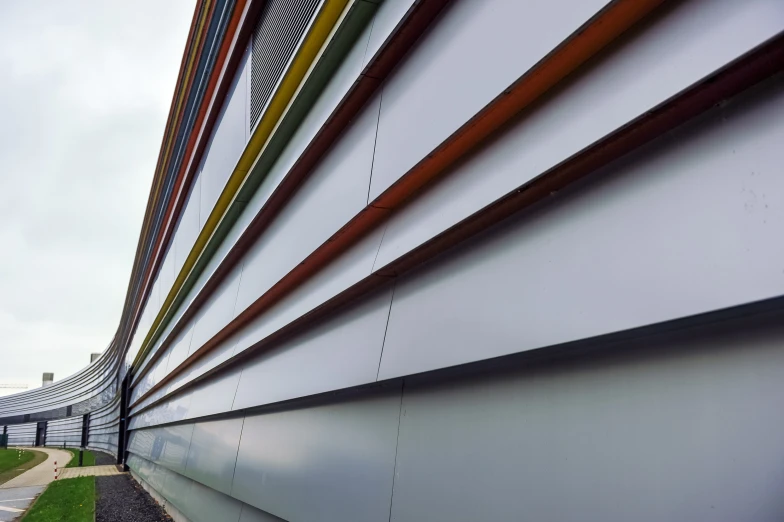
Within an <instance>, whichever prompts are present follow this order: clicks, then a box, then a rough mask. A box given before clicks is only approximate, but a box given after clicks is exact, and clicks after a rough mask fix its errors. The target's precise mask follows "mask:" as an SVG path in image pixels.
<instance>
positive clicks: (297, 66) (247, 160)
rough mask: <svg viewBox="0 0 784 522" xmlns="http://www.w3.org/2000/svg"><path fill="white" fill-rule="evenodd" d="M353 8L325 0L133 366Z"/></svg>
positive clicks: (341, 0) (350, 0) (343, 0)
mask: <svg viewBox="0 0 784 522" xmlns="http://www.w3.org/2000/svg"><path fill="white" fill-rule="evenodd" d="M353 4H354V0H326V2H324V5H322V7H321V10H320V11H319V13H318V14H317V15H316V19H315V20H314V22H313V24H312V25H311V27H310V30H309V31H308V34H307V36H306V37H305V39H304V41H303V42H302V45H301V46H300V47H299V49H298V50H297V52H296V54H295V56H294V59H293V60H292V62H291V65H290V66H289V68H288V70H287V71H286V72H285V74H284V76H283V79H282V80H281V82H280V84H279V86H278V88H277V90H276V91H275V93H274V95H273V97H272V99H271V100H270V103H269V105H268V106H267V109H266V111H264V114H263V115H262V117H261V120H260V121H259V123H258V125H257V126H256V130H255V131H254V132H253V135H252V136H251V138H250V140H249V141H248V144H247V146H246V147H245V150H244V152H243V153H242V156H241V157H240V159H239V161H238V162H237V166H236V168H235V169H234V172H232V174H231V176H230V177H229V181H228V182H227V183H226V186H225V187H224V188H223V192H221V195H220V197H219V198H218V201H217V203H216V204H215V207H214V208H213V209H212V212H210V216H209V217H208V218H207V221H206V223H205V224H204V227H203V228H202V230H201V232H200V233H199V236H198V238H197V239H196V242H195V243H194V245H193V248H192V249H191V252H190V254H188V258H187V259H186V260H185V263H184V264H183V267H182V269H181V270H180V273H179V274H178V275H177V279H176V280H175V281H174V284H173V285H172V288H171V290H170V291H169V294H168V296H167V297H166V300H165V301H164V303H163V305H162V306H161V309H160V311H159V312H158V315H157V316H156V318H155V321H153V323H152V325H151V326H150V330H149V332H148V333H147V336H146V337H145V339H144V342H143V343H142V346H141V348H140V350H139V353H138V354H137V355H136V359H135V360H134V363H133V365H134V366H136V365H137V364H139V362H140V361H141V360H142V359H143V357H144V356H145V355H146V353H147V351H148V349H149V348H150V346H149V344H150V340H151V338H152V337H153V334H154V333H155V331H156V330H157V328H158V327H159V326H160V324H161V322H162V321H163V318H164V317H165V315H166V312H167V311H168V309H169V308H170V307H171V305H172V303H173V302H174V299H175V298H176V296H177V294H178V292H179V291H180V289H181V288H182V286H183V285H184V284H185V281H186V280H187V278H188V276H189V275H190V273H191V271H192V270H193V267H194V266H195V265H196V262H197V261H198V259H199V257H200V256H201V254H202V252H203V251H204V249H205V248H206V246H207V244H208V243H209V240H210V238H211V237H212V235H213V233H214V232H215V230H216V229H217V228H218V224H220V222H221V220H222V219H223V218H224V216H225V215H226V213H227V212H228V210H229V208H230V207H231V203H232V202H233V201H234V199H235V197H236V195H237V193H238V192H239V189H240V188H241V187H242V185H243V183H244V182H245V179H246V178H247V175H248V172H250V169H251V166H252V165H253V163H254V162H255V161H256V158H257V157H258V156H259V154H260V153H261V151H262V150H263V148H264V145H265V144H266V143H267V141H268V139H269V138H270V136H271V135H272V131H273V130H274V129H275V128H276V126H277V124H278V121H279V120H280V118H281V117H282V116H283V114H284V113H285V110H286V108H287V107H288V106H289V103H290V101H291V100H292V99H293V98H294V95H295V94H296V93H297V91H298V90H299V86H300V84H301V83H302V81H303V80H304V79H305V77H306V76H307V73H308V71H309V70H310V69H311V65H312V64H313V61H314V60H315V59H316V57H317V56H318V55H319V54H320V52H321V50H322V47H323V46H324V44H325V43H326V42H327V41H328V39H329V37H330V35H331V34H332V32H333V29H334V28H335V26H336V25H337V23H338V21H339V20H340V19H341V18H342V15H343V14H344V12H347V11H348V10H349V9H350V8H351V6H352V5H353Z"/></svg>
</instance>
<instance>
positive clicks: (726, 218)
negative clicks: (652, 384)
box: [380, 78, 784, 378]
mask: <svg viewBox="0 0 784 522" xmlns="http://www.w3.org/2000/svg"><path fill="white" fill-rule="evenodd" d="M782 143H784V81H783V80H782V78H778V79H776V80H775V81H773V82H768V84H767V85H765V86H763V88H760V89H757V90H755V91H753V92H750V93H748V94H747V95H746V96H744V97H741V98H738V99H735V100H733V101H732V102H731V103H729V104H728V105H727V106H725V107H723V108H718V109H716V110H714V111H713V112H712V113H710V114H708V115H707V116H706V117H704V118H701V119H700V120H699V121H696V122H694V123H693V124H690V125H688V126H686V127H684V128H682V129H680V130H678V131H677V132H674V133H671V134H669V135H667V136H665V137H663V138H661V139H660V140H658V141H657V142H656V143H654V144H652V145H651V146H648V147H646V148H644V149H643V150H641V151H639V152H636V153H634V154H630V155H628V156H626V157H625V158H624V159H623V160H622V161H619V162H616V164H614V165H611V166H610V167H609V168H607V169H605V170H604V171H603V172H602V173H601V177H600V179H598V180H596V182H595V183H592V184H589V185H587V186H583V187H580V188H579V189H575V190H573V191H571V192H570V193H569V194H563V195H562V196H561V197H559V199H558V200H556V201H551V202H550V204H548V205H545V206H543V207H540V208H539V209H538V210H537V211H535V212H532V213H530V214H528V215H524V216H521V217H519V218H518V219H517V220H515V221H512V222H509V223H507V225H506V226H505V227H502V228H500V229H498V230H496V231H495V232H494V233H493V234H490V235H487V236H485V237H484V238H482V239H481V240H478V241H475V242H473V243H472V244H470V245H466V246H465V248H464V249H462V250H461V251H459V252H455V253H454V254H453V255H451V256H450V257H448V258H445V259H444V260H443V261H442V262H440V263H436V264H432V265H431V266H430V267H429V268H428V269H426V270H424V271H423V272H421V273H419V274H418V275H412V276H411V277H405V278H403V280H401V281H400V282H399V283H398V285H397V287H396V289H395V296H394V300H393V304H392V309H391V313H390V320H389V327H388V330H387V337H386V342H385V344H384V351H383V356H382V361H381V368H380V377H381V378H387V377H395V376H400V375H406V374H410V373H415V372H421V371H425V370H431V369H435V368H441V367H446V366H451V365H456V364H461V363H466V362H470V361H476V360H479V359H485V358H489V357H494V356H499V355H504V354H509V353H514V352H520V351H525V350H530V349H534V348H539V347H543V346H548V345H553V344H557V343H562V342H567V341H573V340H578V339H582V338H587V337H592V336H596V335H601V334H606V333H611V332H616V331H621V330H625V329H629V328H635V327H639V326H644V325H649V324H653V323H657V322H661V321H667V320H671V319H677V318H680V317H685V316H690V315H693V314H699V313H703V312H707V311H711V310H717V309H721V308H724V307H729V306H735V305H740V304H743V303H748V302H751V301H756V300H760V299H765V298H769V297H773V296H777V295H781V294H782V293H784V272H782V269H781V267H782V263H784V243H782V242H781V241H780V235H781V234H780V232H781V230H782V229H784V178H783V177H782V176H780V175H779V173H780V172H781V165H782V163H783V162H782V159H783V158H782V147H781V144H782Z"/></svg>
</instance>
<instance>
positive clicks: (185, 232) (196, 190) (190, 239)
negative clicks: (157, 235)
mask: <svg viewBox="0 0 784 522" xmlns="http://www.w3.org/2000/svg"><path fill="white" fill-rule="evenodd" d="M200 206H201V176H200V175H197V177H196V180H195V181H194V182H193V186H192V188H191V191H190V194H188V202H187V203H186V204H185V208H183V210H182V214H181V216H180V222H179V224H178V225H177V232H176V233H175V236H174V273H175V275H178V274H179V273H180V270H182V267H183V265H184V264H185V260H186V259H187V258H188V254H190V252H191V249H192V248H193V245H194V243H196V238H197V237H198V236H199V230H201V226H200V224H199V207H200Z"/></svg>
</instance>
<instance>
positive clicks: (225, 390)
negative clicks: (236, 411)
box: [185, 367, 241, 419]
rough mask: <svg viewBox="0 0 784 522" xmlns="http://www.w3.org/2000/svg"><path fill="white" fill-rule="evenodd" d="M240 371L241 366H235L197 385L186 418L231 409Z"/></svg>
mask: <svg viewBox="0 0 784 522" xmlns="http://www.w3.org/2000/svg"><path fill="white" fill-rule="evenodd" d="M240 372H241V368H239V367H235V368H233V369H231V370H229V371H226V372H224V373H222V374H220V375H218V376H217V377H213V378H212V379H210V380H208V381H206V382H204V383H201V384H199V385H198V386H196V387H195V388H194V390H193V399H192V400H191V403H190V407H189V408H188V411H187V413H186V417H185V418H188V419H195V418H197V417H203V416H205V415H215V414H218V413H224V412H227V411H231V403H232V402H233V401H234V395H235V394H236V393H237V385H238V384H239V382H240Z"/></svg>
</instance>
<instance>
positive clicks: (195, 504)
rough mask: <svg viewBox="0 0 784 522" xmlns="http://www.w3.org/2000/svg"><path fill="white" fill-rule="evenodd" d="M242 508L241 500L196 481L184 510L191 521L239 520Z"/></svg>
mask: <svg viewBox="0 0 784 522" xmlns="http://www.w3.org/2000/svg"><path fill="white" fill-rule="evenodd" d="M241 509H242V503H241V502H238V501H237V500H234V499H233V498H231V497H228V496H226V495H224V494H223V493H220V492H218V491H215V490H214V489H211V488H209V487H207V486H203V485H202V484H199V483H198V482H195V481H194V482H192V484H191V489H190V491H189V492H188V501H187V507H186V508H185V509H184V510H183V512H184V513H185V515H186V516H187V517H188V519H189V520H190V521H191V522H215V521H216V520H220V521H221V522H238V521H239V519H240V510H241Z"/></svg>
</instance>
